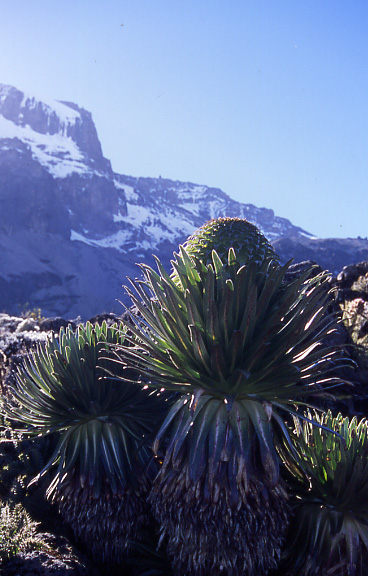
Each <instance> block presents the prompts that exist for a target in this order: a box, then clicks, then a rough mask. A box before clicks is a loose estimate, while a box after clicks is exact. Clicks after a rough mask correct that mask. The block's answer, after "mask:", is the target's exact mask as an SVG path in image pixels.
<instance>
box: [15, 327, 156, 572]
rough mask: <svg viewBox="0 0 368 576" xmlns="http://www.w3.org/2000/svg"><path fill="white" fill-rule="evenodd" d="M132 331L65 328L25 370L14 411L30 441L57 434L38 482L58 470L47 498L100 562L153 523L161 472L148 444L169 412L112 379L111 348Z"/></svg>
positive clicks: (115, 556) (150, 396)
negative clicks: (155, 483)
mask: <svg viewBox="0 0 368 576" xmlns="http://www.w3.org/2000/svg"><path fill="white" fill-rule="evenodd" d="M125 333H126V328H125V326H123V325H120V326H117V325H113V326H110V327H107V325H106V323H103V324H102V325H101V326H99V325H98V324H96V325H95V326H93V325H92V324H90V323H87V324H86V326H85V327H84V326H82V325H81V326H79V327H78V329H77V331H76V332H73V331H72V329H71V328H67V329H66V331H64V330H63V329H61V330H60V335H59V338H55V337H52V338H51V339H49V340H48V341H47V342H46V344H39V345H38V347H37V349H36V351H35V352H34V353H33V354H32V355H31V356H30V357H29V358H26V359H25V360H24V362H23V364H22V365H21V366H20V367H19V369H18V373H17V383H16V386H14V388H13V390H12V394H13V398H14V400H15V402H14V405H12V406H11V407H9V406H8V408H7V412H8V415H9V416H11V417H12V418H13V419H14V420H16V421H18V422H19V423H20V425H21V426H23V431H24V432H25V433H26V434H27V435H42V436H44V435H49V434H53V433H55V434H57V435H58V442H57V445H56V448H55V451H54V453H53V454H52V456H51V458H50V459H49V461H48V462H47V463H46V465H45V466H44V468H43V470H41V471H40V474H39V476H42V475H43V474H45V473H46V472H47V471H48V470H50V469H52V468H53V467H54V466H55V467H56V472H55V474H54V477H53V480H52V482H51V484H50V485H49V488H48V491H47V496H48V497H49V498H51V499H53V500H54V501H56V502H57V504H58V507H59V510H60V512H61V514H62V516H63V517H64V518H65V520H66V521H67V522H68V523H69V524H70V525H71V526H72V528H73V530H74V533H75V535H76V536H77V537H78V539H80V540H82V541H83V542H84V543H86V544H87V545H88V547H89V549H90V550H91V551H92V554H93V556H94V558H95V559H96V560H97V561H99V562H102V561H105V562H116V561H119V559H121V558H122V557H124V555H125V554H126V551H127V549H128V548H129V545H130V541H131V540H133V539H134V540H139V531H140V529H141V528H142V527H143V526H145V525H147V523H148V520H149V511H148V507H147V504H146V497H147V494H148V490H149V486H150V481H151V480H152V478H153V477H154V476H155V474H156V473H157V469H156V464H155V462H153V458H152V450H151V446H150V445H149V444H148V442H147V438H149V437H150V435H152V434H153V432H154V431H155V429H156V430H157V428H158V422H159V419H160V418H161V417H162V413H163V410H164V409H165V407H164V406H163V403H162V401H161V399H159V398H158V397H157V395H156V394H155V393H152V392H151V393H149V391H147V390H143V388H142V386H138V385H137V384H134V385H133V384H131V383H129V382H127V381H124V382H122V381H121V380H119V382H118V383H117V382H116V380H115V379H111V378H109V377H107V370H108V369H110V368H111V365H112V364H113V362H112V358H111V353H110V352H109V346H110V345H111V344H113V343H115V344H116V343H120V344H122V343H124V341H125ZM117 375H118V374H117ZM132 376H133V375H132V374H130V378H132ZM155 427H156V428H155Z"/></svg>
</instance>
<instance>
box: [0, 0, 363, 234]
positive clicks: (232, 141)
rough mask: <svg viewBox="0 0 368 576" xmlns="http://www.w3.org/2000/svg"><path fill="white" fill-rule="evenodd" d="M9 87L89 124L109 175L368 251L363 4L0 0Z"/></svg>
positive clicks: (1, 48) (0, 70) (0, 71)
mask: <svg viewBox="0 0 368 576" xmlns="http://www.w3.org/2000/svg"><path fill="white" fill-rule="evenodd" d="M0 15H1V18H0V82H1V83H4V84H11V85H13V86H16V87H17V88H19V89H20V90H22V89H23V90H27V91H29V92H33V93H35V94H36V95H39V96H40V98H42V96H45V97H49V98H50V97H51V98H54V99H57V100H67V101H72V102H75V103H77V104H78V105H80V106H82V107H83V108H85V109H87V110H89V111H90V112H91V113H92V116H93V119H94V121H95V124H96V127H97V131H98V134H99V137H100V140H101V144H102V149H103V153H104V155H105V156H106V157H107V158H109V159H110V160H111V162H112V166H113V169H114V170H115V171H116V172H119V173H121V174H130V175H133V176H151V177H157V176H159V175H161V176H162V177H165V178H171V179H173V180H181V181H184V182H186V181H189V182H195V183H198V184H206V185H208V186H214V187H218V188H221V189H222V190H223V191H224V192H226V193H227V194H229V195H230V196H231V197H232V198H234V199H236V200H238V201H240V202H244V203H252V204H255V205H256V206H259V207H263V206H264V207H267V208H272V209H273V210H274V211H275V213H276V214H277V215H278V216H282V217H285V218H288V219H290V220H291V221H292V222H293V224H295V225H298V226H301V227H302V228H304V229H305V230H307V231H309V232H311V233H313V234H315V235H316V236H319V237H357V236H361V237H366V236H368V223H367V215H368V162H367V155H368V3H367V2H366V0H354V2H347V1H344V0H322V1H321V0H318V1H317V0H297V1H296V0H278V1H277V2H274V1H273V0H268V1H265V0H254V1H248V0H227V1H226V2H225V1H224V0H222V1H219V0H211V1H210V0H206V1H201V0H186V1H185V2H179V1H177V2H175V1H174V0H155V1H153V0H129V1H124V0H120V1H118V0H107V1H106V2H102V1H101V0H99V1H97V0H88V1H86V0H62V1H60V2H58V3H56V2H50V0H12V1H11V2H9V1H8V0H0Z"/></svg>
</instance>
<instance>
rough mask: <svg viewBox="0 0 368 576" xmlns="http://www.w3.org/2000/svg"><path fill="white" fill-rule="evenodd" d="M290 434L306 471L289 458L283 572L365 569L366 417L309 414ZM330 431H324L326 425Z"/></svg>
mask: <svg viewBox="0 0 368 576" xmlns="http://www.w3.org/2000/svg"><path fill="white" fill-rule="evenodd" d="M309 417H310V418H313V419H314V420H315V421H316V422H317V423H318V424H319V425H320V426H321V428H319V427H316V426H312V425H311V424H310V423H309V422H308V421H305V422H304V423H303V424H302V425H300V422H296V428H295V431H294V434H293V435H292V440H293V444H294V446H295V449H296V451H297V453H298V455H299V457H300V459H301V460H302V462H303V464H304V470H305V472H306V474H305V473H304V474H302V473H301V471H300V469H299V468H298V467H296V466H295V465H293V463H292V462H291V461H290V460H287V461H288V462H289V471H290V472H291V476H290V478H289V482H290V492H291V502H292V506H293V509H294V514H293V520H292V523H291V526H290V537H289V539H288V546H287V549H286V553H285V563H284V565H283V567H282V574H283V576H320V575H322V574H323V576H365V575H366V574H368V423H367V420H366V419H365V418H364V419H362V420H360V421H358V420H357V418H356V417H354V418H352V419H351V420H350V419H349V418H348V417H343V416H342V415H341V414H338V416H336V417H335V418H334V417H333V416H332V413H331V412H330V411H329V412H327V413H326V414H318V413H314V414H313V415H311V414H309ZM326 427H327V428H328V429H330V430H333V431H334V432H335V434H331V432H327V431H326V430H325V428H326Z"/></svg>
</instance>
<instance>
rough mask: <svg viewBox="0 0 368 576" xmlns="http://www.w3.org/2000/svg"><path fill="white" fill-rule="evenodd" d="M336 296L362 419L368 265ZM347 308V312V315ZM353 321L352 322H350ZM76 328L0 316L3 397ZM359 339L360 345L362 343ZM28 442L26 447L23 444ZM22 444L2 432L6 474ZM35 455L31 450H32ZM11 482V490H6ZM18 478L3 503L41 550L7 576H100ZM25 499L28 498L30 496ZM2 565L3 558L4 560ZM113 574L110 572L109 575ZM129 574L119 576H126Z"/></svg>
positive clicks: (25, 554) (335, 281)
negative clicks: (38, 352)
mask: <svg viewBox="0 0 368 576" xmlns="http://www.w3.org/2000/svg"><path fill="white" fill-rule="evenodd" d="M309 264H310V262H309V263H302V264H297V265H294V266H292V267H291V268H290V273H289V279H290V280H291V279H292V278H293V276H294V275H296V274H299V273H300V271H301V270H303V268H305V267H306V266H307V265H309ZM331 287H332V288H334V296H333V298H332V300H331V306H332V307H333V308H334V309H335V310H336V311H339V313H340V316H341V314H342V313H343V314H345V322H340V323H339V324H338V326H337V328H338V329H337V331H336V333H335V334H334V335H333V337H332V338H333V339H332V340H331V342H330V343H332V344H334V345H337V346H340V348H341V350H342V353H343V354H347V355H350V356H351V357H353V358H354V360H355V361H356V362H357V367H356V369H355V370H354V371H351V370H350V372H349V374H346V377H347V379H349V380H350V381H352V382H353V384H354V387H353V388H349V390H352V400H351V409H352V410H353V411H354V412H355V413H357V414H359V413H364V411H365V410H366V404H367V397H368V394H367V391H366V387H367V384H366V383H368V362H367V356H366V355H360V354H359V349H357V348H356V346H355V345H354V343H353V340H352V333H353V332H354V330H355V332H356V334H355V335H356V337H357V339H358V341H359V342H360V343H361V344H365V343H366V342H367V341H368V262H362V263H359V264H355V265H352V266H347V267H345V268H344V269H343V270H342V271H341V272H340V274H339V275H338V276H337V277H336V278H332V279H331ZM342 308H343V311H342ZM354 314H356V315H357V316H359V325H358V324H354V322H353V321H354V318H355V316H354ZM347 319H348V321H347ZM90 320H91V322H102V321H103V320H106V321H107V322H108V323H112V322H114V321H118V320H120V317H118V316H115V315H113V314H105V315H101V316H97V317H94V318H91V319H90ZM68 324H71V325H72V326H73V327H74V328H75V327H76V326H77V324H78V320H70V319H65V318H42V317H41V314H40V313H35V312H33V313H28V315H26V317H15V316H10V315H8V314H6V313H2V314H0V386H1V392H2V397H3V398H6V395H7V392H8V390H9V387H10V386H11V385H12V384H14V372H15V370H16V366H17V364H19V363H20V362H21V361H22V357H23V356H24V355H25V354H28V353H29V352H30V351H31V350H32V349H34V347H35V345H36V343H37V342H42V341H44V340H46V339H47V338H48V337H49V336H50V335H51V334H52V333H55V334H58V333H59V330H60V328H61V327H62V326H64V327H66V326H67V325H68ZM352 326H353V329H352ZM359 338H360V340H359ZM22 442H23V443H22ZM22 442H20V441H18V440H17V438H16V435H12V434H10V433H9V432H5V433H4V430H3V434H2V436H1V437H0V467H2V469H3V470H7V468H6V467H7V466H8V464H9V461H10V460H11V458H12V457H13V453H14V454H15V453H16V451H17V454H18V456H19V453H20V449H19V446H21V449H22V450H23V452H24V453H26V452H27V446H28V445H27V444H24V441H22ZM28 449H29V450H30V452H29V453H31V452H32V450H31V448H30V446H29V447H28ZM7 478H11V479H10V480H9V484H8V485H7V484H6V482H7ZM14 478H15V476H14V474H13V476H11V474H10V472H9V474H8V476H7V475H6V474H5V476H4V475H3V477H2V479H1V480H0V498H1V499H6V498H8V497H9V495H10V494H11V495H12V498H13V499H14V501H15V502H20V501H22V504H23V500H22V498H23V497H24V498H25V501H26V507H28V508H27V510H28V511H29V512H30V514H31V516H32V517H33V518H34V519H35V520H36V521H37V522H39V525H38V528H37V530H38V536H37V538H38V539H39V542H40V544H39V546H38V547H37V548H36V549H32V550H30V551H28V550H27V549H26V550H25V551H21V552H19V553H18V554H15V555H13V556H12V558H11V559H10V560H9V561H8V562H7V563H6V564H5V565H3V566H2V567H1V574H3V575H4V576H21V575H28V576H29V575H41V574H42V575H46V576H48V575H53V576H59V575H60V576H61V575H62V574H63V575H64V574H70V575H73V576H87V575H91V576H98V575H99V574H102V573H106V572H105V571H104V570H103V571H102V572H101V567H99V568H97V567H96V566H94V565H93V564H92V563H91V561H90V560H89V558H88V551H86V550H84V551H83V550H80V549H79V548H78V547H77V546H76V543H75V542H74V540H73V534H72V533H71V532H70V530H69V528H68V527H67V526H65V525H64V524H63V523H62V521H61V520H60V519H59V518H58V515H57V512H56V511H55V510H53V508H52V506H51V505H49V504H47V503H46V501H45V500H44V498H43V496H42V486H34V487H33V488H32V489H28V488H27V487H25V486H22V485H21V480H19V478H17V480H14ZM25 495H26V496H25ZM0 565H1V558H0ZM110 573H113V572H112V571H109V574H110ZM122 573H125V572H119V574H122Z"/></svg>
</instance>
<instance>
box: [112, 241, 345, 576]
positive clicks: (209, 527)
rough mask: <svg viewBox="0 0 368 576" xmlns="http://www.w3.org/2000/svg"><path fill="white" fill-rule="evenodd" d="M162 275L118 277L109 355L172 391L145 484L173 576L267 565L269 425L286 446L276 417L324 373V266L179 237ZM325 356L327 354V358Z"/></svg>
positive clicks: (330, 360) (290, 409)
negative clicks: (116, 328)
mask: <svg viewBox="0 0 368 576" xmlns="http://www.w3.org/2000/svg"><path fill="white" fill-rule="evenodd" d="M175 257H176V260H175V261H173V263H172V264H173V267H174V273H173V276H172V277H170V275H169V274H168V273H166V272H165V270H164V268H163V266H162V265H161V263H160V261H159V260H158V259H156V261H157V272H156V271H155V270H153V269H152V268H151V267H149V266H147V265H144V264H142V265H141V270H142V271H143V275H144V279H143V280H141V281H136V282H133V281H131V284H132V286H133V288H134V290H131V289H130V288H127V291H128V294H129V295H130V297H131V300H132V302H133V304H135V306H136V309H137V310H138V313H133V312H131V315H132V319H133V321H134V325H133V327H132V329H131V330H132V336H131V337H130V338H129V339H130V341H131V344H132V346H130V347H126V346H117V354H118V355H119V357H120V359H121V362H122V363H123V364H124V365H125V366H130V367H133V368H135V369H137V370H138V371H140V372H141V373H142V374H144V375H145V376H146V377H147V378H148V383H149V379H152V382H151V384H150V385H152V386H155V387H156V386H158V385H161V386H163V387H165V388H166V389H167V390H169V391H176V392H178V393H180V397H179V398H178V400H177V401H176V403H175V404H174V405H173V406H172V408H171V409H170V412H169V414H168V416H167V417H166V419H165V421H164V422H163V424H162V426H161V428H160V431H159V432H158V435H157V438H156V441H155V446H154V448H155V449H156V450H157V449H158V446H159V444H161V445H162V446H163V449H164V451H165V456H164V461H163V465H162V468H161V469H160V471H159V473H158V475H157V477H156V479H155V481H154V484H153V489H152V492H151V495H150V501H151V503H152V506H153V510H154V513H155V515H156V518H157V519H158V521H159V522H160V524H161V536H162V539H163V540H165V541H167V550H168V554H169V556H170V558H171V561H172V566H173V569H174V573H175V574H176V575H178V576H181V575H188V576H189V575H192V576H207V575H208V574H220V573H221V574H223V575H224V576H225V575H229V576H236V575H254V576H256V575H257V576H261V575H263V574H267V573H268V571H269V569H271V568H274V567H275V566H276V565H277V563H278V560H279V557H280V551H281V546H282V544H283V540H284V533H285V530H286V528H287V524H288V516H289V509H288V503H287V501H288V498H287V495H286V492H285V485H284V482H283V480H282V479H281V478H280V475H279V456H278V453H277V451H276V449H275V444H274V440H275V436H276V435H277V436H280V437H283V438H284V439H285V442H286V443H287V444H288V445H289V446H291V440H290V438H289V433H288V429H287V427H286V426H285V424H284V418H286V417H287V416H288V415H291V414H296V410H297V407H299V406H303V405H306V403H307V402H308V399H309V398H310V396H311V395H312V394H313V393H317V392H318V391H321V390H322V389H326V387H328V386H333V385H335V384H336V382H338V379H337V378H333V377H331V378H329V371H330V369H331V366H332V365H334V367H335V368H336V363H335V351H333V350H326V349H323V347H322V346H321V345H320V342H321V340H323V338H324V337H325V336H326V334H327V333H328V332H329V331H331V329H332V323H333V321H332V319H331V318H330V317H329V316H328V315H326V309H327V307H328V295H327V290H326V283H327V280H328V279H327V277H326V276H324V275H319V276H317V277H314V278H312V279H308V275H309V273H310V270H308V271H306V272H305V273H304V274H303V275H302V276H301V277H299V278H298V279H297V280H295V281H294V282H292V283H289V284H286V282H284V275H285V272H286V270H287V265H286V266H284V267H281V266H280V265H279V264H278V263H277V260H276V258H275V257H274V255H273V253H271V254H268V255H266V256H265V258H263V259H257V260H256V261H253V260H252V259H250V260H248V261H247V262H246V264H245V265H244V263H240V262H239V261H238V258H237V253H236V251H235V250H234V249H233V248H230V249H229V250H228V253H227V259H226V261H225V259H223V258H220V257H219V255H218V254H217V252H216V251H214V250H213V251H212V254H211V262H210V263H207V264H206V263H204V262H201V261H200V260H199V259H198V258H196V257H192V256H191V255H190V254H189V253H188V252H187V251H186V249H185V248H184V247H181V248H180V251H179V254H176V255H175ZM336 362H338V359H336Z"/></svg>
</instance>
